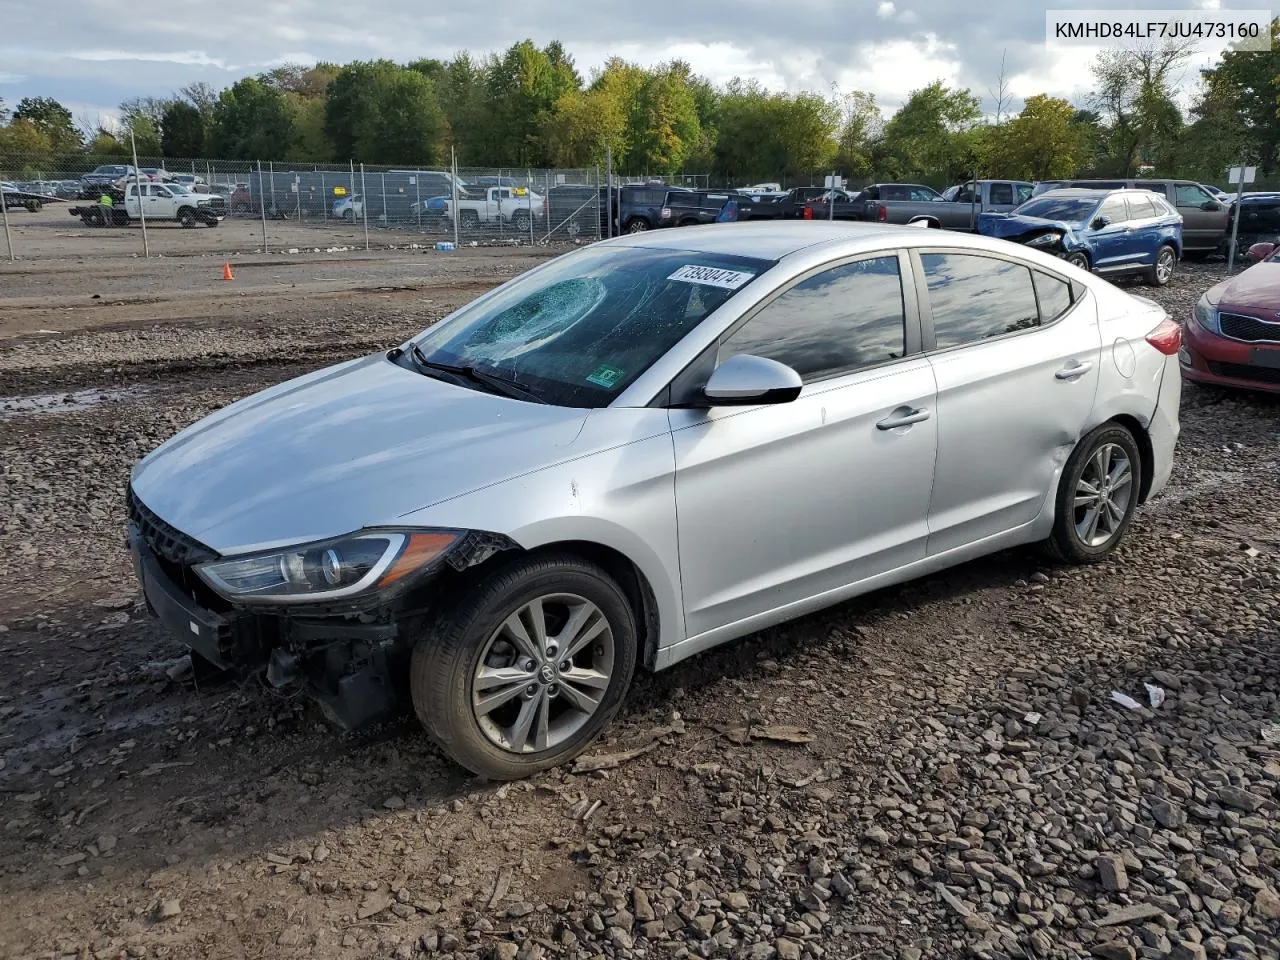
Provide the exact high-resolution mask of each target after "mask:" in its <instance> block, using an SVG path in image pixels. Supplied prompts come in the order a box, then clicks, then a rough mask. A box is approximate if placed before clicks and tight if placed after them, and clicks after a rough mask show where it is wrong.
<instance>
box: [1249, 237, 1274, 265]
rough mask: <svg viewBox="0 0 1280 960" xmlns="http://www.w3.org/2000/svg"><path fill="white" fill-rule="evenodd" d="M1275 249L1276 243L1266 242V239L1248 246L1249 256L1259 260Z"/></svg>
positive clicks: (1269, 254)
mask: <svg viewBox="0 0 1280 960" xmlns="http://www.w3.org/2000/svg"><path fill="white" fill-rule="evenodd" d="M1275 249H1276V245H1275V244H1274V243H1267V242H1266V241H1263V242H1261V243H1255V244H1254V245H1253V246H1251V247H1250V248H1249V256H1250V257H1252V258H1253V259H1254V260H1257V261H1259V262H1261V261H1263V260H1265V259H1267V257H1269V256H1271V254H1273V253H1275Z"/></svg>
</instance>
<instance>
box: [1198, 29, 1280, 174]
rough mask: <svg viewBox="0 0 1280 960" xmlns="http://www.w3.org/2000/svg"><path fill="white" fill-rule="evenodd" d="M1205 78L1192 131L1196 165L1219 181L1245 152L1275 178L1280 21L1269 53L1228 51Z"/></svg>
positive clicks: (1279, 149)
mask: <svg viewBox="0 0 1280 960" xmlns="http://www.w3.org/2000/svg"><path fill="white" fill-rule="evenodd" d="M1202 77H1203V80H1204V85H1203V91H1202V93H1201V96H1200V97H1199V98H1198V100H1197V102H1196V103H1195V105H1194V106H1193V107H1192V111H1191V112H1192V117H1193V118H1194V122H1193V123H1192V125H1191V126H1192V129H1190V130H1188V131H1187V138H1188V140H1189V141H1190V143H1189V144H1188V147H1189V149H1190V150H1191V151H1192V156H1191V157H1190V158H1189V159H1190V161H1191V166H1192V167H1193V168H1194V169H1197V170H1200V171H1202V174H1201V175H1202V176H1206V177H1211V178H1212V179H1218V178H1220V177H1222V176H1223V173H1224V172H1225V169H1226V168H1227V167H1228V166H1233V165H1235V164H1238V163H1239V162H1240V158H1241V154H1242V153H1243V154H1244V155H1245V159H1246V160H1249V161H1252V162H1254V163H1256V164H1257V165H1258V167H1259V168H1260V169H1259V171H1258V172H1259V174H1260V175H1261V176H1262V177H1270V176H1273V175H1274V174H1275V172H1276V171H1277V169H1280V111H1278V110H1277V107H1278V106H1280V18H1277V19H1275V20H1272V21H1271V49H1270V50H1266V51H1257V52H1250V51H1241V50H1234V49H1233V50H1229V51H1228V52H1226V53H1224V54H1223V55H1222V61H1221V62H1220V63H1219V64H1218V65H1217V66H1216V67H1213V68H1212V69H1209V70H1205V71H1202ZM1224 156H1225V160H1224Z"/></svg>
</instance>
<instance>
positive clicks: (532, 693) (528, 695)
mask: <svg viewBox="0 0 1280 960" xmlns="http://www.w3.org/2000/svg"><path fill="white" fill-rule="evenodd" d="M524 695H525V699H526V700H532V699H533V698H534V697H536V696H537V695H538V685H537V684H536V683H531V684H529V686H527V687H525V689H524Z"/></svg>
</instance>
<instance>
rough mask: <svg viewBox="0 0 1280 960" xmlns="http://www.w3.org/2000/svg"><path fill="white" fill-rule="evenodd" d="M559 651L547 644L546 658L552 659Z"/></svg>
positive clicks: (552, 644) (556, 647)
mask: <svg viewBox="0 0 1280 960" xmlns="http://www.w3.org/2000/svg"><path fill="white" fill-rule="evenodd" d="M559 651H560V648H559V647H558V646H556V645H555V644H554V643H548V644H547V656H548V657H554V656H555V655H556V654H557V653H558V652H559Z"/></svg>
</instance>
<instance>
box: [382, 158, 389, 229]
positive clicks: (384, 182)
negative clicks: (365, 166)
mask: <svg viewBox="0 0 1280 960" xmlns="http://www.w3.org/2000/svg"><path fill="white" fill-rule="evenodd" d="M382 226H383V228H384V229H388V230H389V229H390V228H391V218H390V217H388V216H387V171H385V170H383V171H382Z"/></svg>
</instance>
